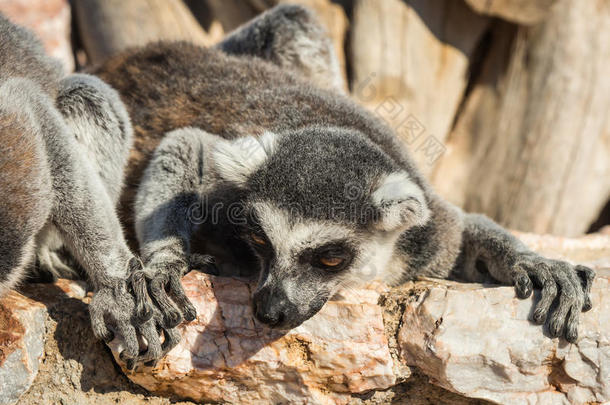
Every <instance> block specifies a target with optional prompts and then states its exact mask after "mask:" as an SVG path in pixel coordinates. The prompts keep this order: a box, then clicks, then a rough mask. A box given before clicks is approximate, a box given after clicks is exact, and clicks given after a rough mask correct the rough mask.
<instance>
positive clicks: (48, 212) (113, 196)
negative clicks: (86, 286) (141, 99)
mask: <svg viewBox="0 0 610 405" xmlns="http://www.w3.org/2000/svg"><path fill="white" fill-rule="evenodd" d="M131 145H132V129H131V124H130V121H129V117H128V115H127V112H126V110H125V107H124V105H123V103H122V102H121V100H120V98H119V96H118V94H117V93H116V92H115V91H114V90H112V89H111V88H110V87H109V86H108V85H106V84H105V83H103V82H102V81H101V80H100V79H98V78H96V77H94V76H90V75H83V74H73V75H68V76H64V74H63V72H62V70H61V68H60V65H59V63H58V62H56V61H54V60H53V59H51V58H49V57H48V56H46V55H45V53H44V50H43V48H42V45H41V44H40V42H39V41H38V40H37V38H35V37H34V35H32V34H31V33H30V32H29V31H27V30H25V29H24V28H21V27H18V26H16V25H14V24H12V23H11V22H10V21H9V20H8V19H6V18H5V17H4V16H2V15H0V295H2V294H4V293H6V291H7V290H8V289H10V288H12V287H14V286H15V285H16V284H18V283H19V281H20V280H22V279H23V278H24V277H25V276H26V274H27V273H28V271H29V269H30V268H32V267H33V265H34V262H35V264H36V266H35V267H36V269H38V270H40V271H42V272H48V273H50V274H51V275H52V276H58V275H64V276H65V275H66V273H72V272H73V270H72V269H71V268H70V267H69V266H67V265H66V264H65V263H64V262H63V261H62V259H61V258H60V255H59V254H58V250H59V249H60V248H65V249H67V250H68V251H69V253H70V255H71V256H72V257H73V258H74V259H75V260H76V261H77V262H78V264H79V265H80V266H81V267H82V269H83V270H84V271H85V272H86V276H87V277H88V279H89V280H90V283H91V286H92V287H93V290H94V292H95V294H94V297H93V300H92V303H91V305H90V311H91V319H92V326H93V331H94V332H95V334H96V336H98V337H101V338H105V339H109V338H111V335H112V332H111V330H110V329H109V326H110V327H111V328H113V329H114V330H115V331H118V332H119V333H120V334H121V335H122V336H123V337H124V338H125V341H126V346H127V351H126V353H125V357H126V358H128V359H134V358H135V357H136V356H137V354H138V350H139V346H138V336H137V335H138V334H141V335H144V334H149V335H150V336H156V334H157V330H156V329H155V328H154V327H152V326H150V327H149V325H150V322H152V321H150V319H149V318H150V317H151V316H152V308H151V307H150V305H148V303H147V302H146V301H144V298H145V296H143V295H141V296H142V297H144V298H142V299H140V301H141V305H140V306H139V307H136V300H135V298H134V296H133V294H132V292H130V291H129V289H130V288H134V286H135V284H132V283H131V281H130V280H128V277H129V276H130V274H131V272H132V271H133V270H136V269H137V270H140V269H141V268H142V267H141V265H142V264H141V261H139V259H137V258H136V257H135V256H134V255H133V254H132V253H131V251H130V249H129V248H128V246H127V244H126V242H125V239H124V237H123V231H122V227H121V225H120V222H119V220H118V216H117V214H116V212H115V205H116V202H117V200H118V198H119V195H120V191H121V187H122V183H123V181H122V179H123V170H124V166H125V163H126V161H127V155H128V153H129V150H130V148H131ZM144 323H146V325H147V326H146V327H144V326H142V325H143V324H144Z"/></svg>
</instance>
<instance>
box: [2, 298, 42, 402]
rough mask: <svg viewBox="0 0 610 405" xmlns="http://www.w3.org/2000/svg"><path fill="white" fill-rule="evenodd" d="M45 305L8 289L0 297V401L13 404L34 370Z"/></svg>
mask: <svg viewBox="0 0 610 405" xmlns="http://www.w3.org/2000/svg"><path fill="white" fill-rule="evenodd" d="M46 314H47V311H46V309H45V306H44V305H42V304H41V303H39V302H36V301H33V300H31V299H29V298H27V297H24V296H23V295H21V294H19V293H16V292H13V291H11V292H10V293H9V294H8V295H7V296H5V297H4V298H3V299H1V300H0V404H2V405H5V404H13V403H15V402H16V401H17V400H18V399H19V397H20V396H21V395H22V394H23V393H24V392H26V391H27V390H28V389H29V388H30V386H31V385H32V382H33V381H34V378H35V377H36V375H37V373H38V364H39V361H40V358H41V357H42V354H43V346H44V339H43V338H44V334H45V324H44V323H45V319H46Z"/></svg>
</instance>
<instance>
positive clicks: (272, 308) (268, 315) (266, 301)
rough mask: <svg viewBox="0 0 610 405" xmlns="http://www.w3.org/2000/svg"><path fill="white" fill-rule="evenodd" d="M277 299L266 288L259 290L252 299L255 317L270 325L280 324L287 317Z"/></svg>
mask: <svg viewBox="0 0 610 405" xmlns="http://www.w3.org/2000/svg"><path fill="white" fill-rule="evenodd" d="M275 301H276V300H274V298H273V297H272V296H271V294H270V293H269V291H266V290H261V291H259V292H258V293H256V294H255V295H254V297H253V299H252V310H253V312H254V317H255V318H256V319H258V320H259V321H260V322H262V323H264V324H265V325H268V326H270V327H274V326H277V325H280V324H281V323H282V322H283V321H284V319H285V314H284V312H283V311H282V309H281V306H280V305H278V304H279V303H278V302H275Z"/></svg>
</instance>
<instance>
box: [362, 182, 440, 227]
mask: <svg viewBox="0 0 610 405" xmlns="http://www.w3.org/2000/svg"><path fill="white" fill-rule="evenodd" d="M371 198H372V200H373V204H375V205H376V206H377V207H378V208H379V210H380V212H381V217H380V218H379V222H378V224H377V226H378V228H379V229H381V230H384V231H392V230H395V229H398V228H404V229H408V228H410V227H412V226H415V225H423V224H425V223H426V222H427V221H428V219H429V218H430V210H429V209H428V205H427V204H426V199H425V197H424V192H423V190H422V189H421V188H420V187H419V186H418V185H417V184H415V183H414V182H413V181H412V180H411V178H410V177H409V175H408V174H407V173H405V172H395V173H391V174H388V175H387V176H385V177H384V178H383V179H381V181H380V183H379V186H378V187H377V189H376V190H375V191H374V192H373V194H372V196H371Z"/></svg>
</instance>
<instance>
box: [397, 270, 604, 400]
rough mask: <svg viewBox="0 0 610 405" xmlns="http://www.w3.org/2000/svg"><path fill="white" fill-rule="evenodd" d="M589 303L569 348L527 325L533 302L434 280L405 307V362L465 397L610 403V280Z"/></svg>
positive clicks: (598, 285) (599, 284) (504, 290)
mask: <svg viewBox="0 0 610 405" xmlns="http://www.w3.org/2000/svg"><path fill="white" fill-rule="evenodd" d="M419 288H422V286H421V285H420V286H419ZM592 301H593V309H592V310H591V311H589V312H587V313H583V314H582V317H581V323H580V326H579V339H578V341H577V342H576V343H575V344H570V343H567V342H566V341H565V340H563V339H557V338H554V339H553V338H549V337H547V336H546V335H545V334H544V333H543V331H542V328H540V327H539V326H537V325H535V324H533V323H532V322H530V321H529V320H528V318H529V317H530V313H531V311H532V306H533V303H532V300H531V299H528V300H517V299H516V298H515V293H514V290H513V289H512V288H511V287H497V288H486V287H484V286H481V285H477V284H456V283H450V282H444V281H443V282H436V281H434V282H432V281H431V282H429V285H427V286H426V288H424V289H423V290H422V292H421V293H420V295H419V297H418V299H417V300H416V301H415V302H412V303H410V304H409V305H407V306H406V310H405V312H404V315H403V324H402V327H401V329H400V332H399V335H398V343H399V345H400V348H401V351H402V358H403V360H404V362H405V363H407V364H408V365H411V366H416V367H418V368H420V369H421V370H422V371H423V372H424V373H425V374H427V375H428V376H429V377H431V378H432V379H433V380H434V383H436V384H439V385H440V386H442V387H444V388H446V389H448V390H450V391H453V392H456V393H459V394H461V395H464V396H467V397H473V398H482V399H486V400H490V401H493V402H495V403H500V404H511V405H512V404H530V405H533V404H540V405H543V404H566V403H571V404H584V403H603V402H604V401H610V279H609V278H607V277H603V276H602V277H598V278H597V280H596V281H595V283H594V286H593V289H592Z"/></svg>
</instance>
